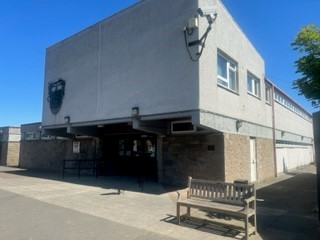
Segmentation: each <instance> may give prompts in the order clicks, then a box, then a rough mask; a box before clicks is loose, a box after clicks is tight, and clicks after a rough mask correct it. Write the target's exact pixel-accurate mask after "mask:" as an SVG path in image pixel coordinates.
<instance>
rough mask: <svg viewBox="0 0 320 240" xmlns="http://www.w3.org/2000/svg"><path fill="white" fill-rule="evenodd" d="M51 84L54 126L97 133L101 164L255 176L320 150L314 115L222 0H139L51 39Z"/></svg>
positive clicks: (63, 133) (118, 171) (57, 131)
mask: <svg viewBox="0 0 320 240" xmlns="http://www.w3.org/2000/svg"><path fill="white" fill-rule="evenodd" d="M199 9H201V10H199ZM204 46H205V48H204ZM44 86H45V88H44V98H43V119H42V129H43V130H44V131H45V132H46V134H47V135H51V136H59V137H65V138H69V139H73V140H70V142H71V143H72V141H80V142H82V141H88V139H91V140H90V141H91V143H90V141H89V143H88V142H87V143H85V144H84V145H80V148H81V146H86V147H85V148H84V150H83V149H82V148H81V151H82V155H86V156H85V157H87V158H99V169H100V174H106V175H134V174H138V173H139V174H144V175H148V176H149V177H152V178H154V179H157V180H158V181H160V182H164V183H170V184H184V183H185V182H186V179H187V176H189V175H191V176H193V177H196V178H206V179H212V180H224V181H233V180H234V179H238V178H241V179H244V178H245V179H248V180H250V181H252V182H254V181H263V180H264V179H266V178H270V177H274V176H276V175H277V174H280V173H282V172H284V171H287V170H290V169H293V168H296V167H298V166H300V165H305V164H308V163H310V162H312V161H313V133H312V119H311V115H310V114H309V113H308V112H307V111H305V110H304V109H303V108H302V107H301V106H299V104H297V103H296V102H295V101H294V100H293V99H291V98H290V97H288V96H287V94H286V93H284V92H283V91H282V90H281V89H279V88H278V87H277V86H275V85H274V84H273V83H272V81H271V80H267V79H265V66H264V60H263V58H262V57H261V56H260V55H259V53H258V52H257V51H256V49H255V48H254V46H253V45H252V44H251V43H250V41H249V40H248V38H247V37H246V36H245V34H244V33H243V32H242V30H241V29H240V28H239V26H238V25H237V23H236V22H235V21H234V19H233V18H232V16H231V15H230V14H229V13H228V11H227V10H226V8H225V7H224V6H223V5H222V3H221V2H220V1H219V0H214V1H212V0H199V1H190V0H174V1H172V0H161V1H159V0H142V1H139V2H138V3H137V4H135V5H133V6H131V7H129V8H127V9H125V10H123V11H121V12H119V13H117V14H115V15H113V16H111V17H108V18H107V19H105V20H102V21H101V22H98V23H96V24H94V25H93V26H90V27H88V28H86V29H84V30H83V31H81V32H79V33H77V34H75V35H73V36H71V37H69V38H67V39H64V40H62V41H61V42H58V43H57V44H55V45H53V46H50V47H49V48H47V50H46V66H45V84H44ZM83 136H87V137H90V138H86V140H83V139H81V137H82V138H83ZM79 138H80V140H79ZM71 143H70V144H71ZM90 146H91V147H90ZM67 149H70V148H66V149H65V152H64V153H61V152H59V154H58V155H59V157H58V158H56V161H61V160H62V159H63V158H65V157H66V156H67V157H81V156H80V155H77V156H75V155H72V154H70V150H67ZM93 149H94V150H93ZM51 154H53V155H54V151H52V152H51ZM73 154H74V153H73ZM44 161H45V160H44ZM50 162H51V163H49V164H48V165H47V167H49V166H50V165H52V166H53V165H55V164H54V160H52V161H50ZM55 166H56V165H55ZM55 168H56V167H55Z"/></svg>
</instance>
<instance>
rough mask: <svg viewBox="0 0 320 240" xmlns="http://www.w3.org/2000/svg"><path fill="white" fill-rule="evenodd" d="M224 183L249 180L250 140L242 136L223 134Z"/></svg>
mask: <svg viewBox="0 0 320 240" xmlns="http://www.w3.org/2000/svg"><path fill="white" fill-rule="evenodd" d="M224 146H225V149H224V151H225V174H226V175H225V181H226V182H233V181H234V180H235V179H247V180H250V138H249V137H248V136H244V135H236V134H225V135H224Z"/></svg>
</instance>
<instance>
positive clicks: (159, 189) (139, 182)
mask: <svg viewBox="0 0 320 240" xmlns="http://www.w3.org/2000/svg"><path fill="white" fill-rule="evenodd" d="M1 173H2V175H0V177H9V176H11V177H33V178H41V179H47V180H52V181H59V182H67V183H72V184H79V185H85V186H92V187H100V188H104V189H108V190H114V193H111V194H110V192H108V193H105V194H102V195H104V196H108V195H116V194H119V195H120V194H123V193H124V192H125V191H132V192H143V193H146V194H154V195H161V194H165V193H168V192H175V191H177V190H179V189H181V188H180V187H175V186H170V185H164V184H159V183H157V182H156V181H155V180H153V179H150V178H148V177H144V176H96V175H94V174H92V172H90V171H89V172H83V173H81V175H80V177H78V174H77V172H68V173H66V174H65V176H64V177H63V175H62V172H57V171H44V170H29V169H20V168H8V167H5V168H3V167H2V168H1V167H0V174H1ZM4 174H5V175H7V176H4Z"/></svg>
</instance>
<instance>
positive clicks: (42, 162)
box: [20, 140, 66, 171]
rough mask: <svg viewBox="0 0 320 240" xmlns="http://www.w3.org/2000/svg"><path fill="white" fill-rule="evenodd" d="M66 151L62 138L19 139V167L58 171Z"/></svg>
mask: <svg viewBox="0 0 320 240" xmlns="http://www.w3.org/2000/svg"><path fill="white" fill-rule="evenodd" d="M65 152H66V141H64V140H33V141H21V146H20V167H22V168H27V169H42V170H53V171H58V170H61V169H62V160H63V159H64V156H65Z"/></svg>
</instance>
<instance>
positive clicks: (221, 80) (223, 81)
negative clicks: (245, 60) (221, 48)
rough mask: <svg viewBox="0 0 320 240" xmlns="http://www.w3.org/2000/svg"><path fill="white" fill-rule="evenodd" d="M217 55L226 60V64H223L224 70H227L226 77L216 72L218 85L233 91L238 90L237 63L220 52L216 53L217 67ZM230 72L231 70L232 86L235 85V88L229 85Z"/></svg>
mask: <svg viewBox="0 0 320 240" xmlns="http://www.w3.org/2000/svg"><path fill="white" fill-rule="evenodd" d="M219 57H221V58H223V59H224V60H226V63H227V65H226V66H225V67H226V72H227V78H225V77H223V76H221V75H219V73H218V72H217V77H218V85H220V86H222V87H224V88H228V89H230V90H231V91H234V92H238V67H237V66H238V64H237V63H236V62H235V61H233V60H231V59H230V58H228V57H226V56H225V55H223V54H221V53H218V56H217V68H218V64H219V60H218V59H219ZM230 72H233V73H234V77H235V79H234V81H235V82H234V86H235V89H233V88H232V87H231V84H230Z"/></svg>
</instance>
